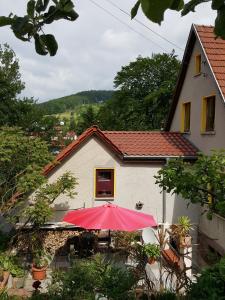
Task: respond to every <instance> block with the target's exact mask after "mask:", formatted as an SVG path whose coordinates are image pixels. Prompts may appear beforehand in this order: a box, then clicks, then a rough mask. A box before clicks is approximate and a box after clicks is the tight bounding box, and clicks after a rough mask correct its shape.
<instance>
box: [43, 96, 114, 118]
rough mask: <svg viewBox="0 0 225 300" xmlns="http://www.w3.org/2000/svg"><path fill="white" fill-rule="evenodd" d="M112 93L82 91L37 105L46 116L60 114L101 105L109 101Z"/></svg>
mask: <svg viewBox="0 0 225 300" xmlns="http://www.w3.org/2000/svg"><path fill="white" fill-rule="evenodd" d="M112 95H113V91H104V90H98V91H83V92H79V93H76V94H73V95H69V96H65V97H62V98H57V99H52V100H49V101H46V102H43V103H40V104H39V107H40V108H41V109H42V110H43V111H44V112H45V114H46V115H52V114H60V113H63V112H65V111H74V112H76V109H77V107H78V106H80V105H85V104H94V103H102V102H104V101H106V100H108V99H110V98H111V97H112Z"/></svg>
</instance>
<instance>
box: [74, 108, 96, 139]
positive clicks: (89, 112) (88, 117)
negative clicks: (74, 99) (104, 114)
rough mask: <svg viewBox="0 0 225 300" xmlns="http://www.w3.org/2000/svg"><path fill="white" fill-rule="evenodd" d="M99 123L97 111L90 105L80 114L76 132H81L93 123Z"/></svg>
mask: <svg viewBox="0 0 225 300" xmlns="http://www.w3.org/2000/svg"><path fill="white" fill-rule="evenodd" d="M96 124H98V117H97V111H96V110H95V109H94V107H93V106H92V105H88V106H87V107H86V108H85V109H84V110H83V111H82V112H81V114H80V116H79V121H78V123H77V126H76V132H77V133H78V134H81V133H82V132H84V131H85V130H86V129H87V128H89V127H91V126H92V125H96Z"/></svg>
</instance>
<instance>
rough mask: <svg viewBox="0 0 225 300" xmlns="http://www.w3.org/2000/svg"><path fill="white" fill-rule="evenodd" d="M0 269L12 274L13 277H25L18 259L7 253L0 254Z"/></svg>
mask: <svg viewBox="0 0 225 300" xmlns="http://www.w3.org/2000/svg"><path fill="white" fill-rule="evenodd" d="M0 267H1V268H2V269H3V270H4V271H8V272H10V273H11V274H12V276H13V277H23V276H24V274H25V272H24V269H23V268H22V267H21V265H20V263H19V260H18V258H17V257H16V256H13V255H10V254H8V253H7V252H2V253H0Z"/></svg>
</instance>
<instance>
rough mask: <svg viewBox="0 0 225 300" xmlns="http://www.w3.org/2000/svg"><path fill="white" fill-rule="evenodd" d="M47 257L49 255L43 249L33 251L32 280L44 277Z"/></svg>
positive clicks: (47, 261)
mask: <svg viewBox="0 0 225 300" xmlns="http://www.w3.org/2000/svg"><path fill="white" fill-rule="evenodd" d="M49 259H50V258H49V255H48V254H47V253H46V252H45V251H43V250H38V251H36V252H35V253H34V257H33V264H32V277H33V279H34V280H43V279H45V278H46V270H47V267H48V263H49Z"/></svg>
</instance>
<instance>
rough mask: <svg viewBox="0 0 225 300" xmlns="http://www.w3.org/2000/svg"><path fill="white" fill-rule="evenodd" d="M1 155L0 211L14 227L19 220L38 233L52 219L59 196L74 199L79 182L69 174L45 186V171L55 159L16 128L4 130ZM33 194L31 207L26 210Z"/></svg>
mask: <svg viewBox="0 0 225 300" xmlns="http://www.w3.org/2000/svg"><path fill="white" fill-rule="evenodd" d="M0 154H1V155H0V199H1V202H0V203H1V204H0V211H1V215H3V216H7V217H8V218H9V221H10V222H11V224H14V223H15V222H16V219H17V217H18V216H19V217H20V218H22V219H23V221H24V222H25V224H26V223H27V222H30V223H32V224H33V226H34V228H35V229H37V228H38V227H40V226H42V225H43V224H44V223H45V222H46V221H47V220H48V219H49V218H50V217H51V216H52V208H51V205H52V204H53V202H54V200H55V199H56V198H57V197H58V196H59V195H60V194H66V195H68V196H69V197H72V196H73V195H75V193H74V187H75V186H76V185H77V181H76V179H75V178H74V177H73V176H72V175H71V174H70V173H69V172H67V173H64V174H63V175H62V176H61V177H59V178H58V179H57V180H56V181H55V182H53V183H46V181H47V179H46V177H45V176H44V175H43V167H44V166H46V164H47V163H48V162H49V161H50V160H51V158H52V156H51V155H50V154H49V152H48V147H47V144H46V143H45V142H43V141H41V140H40V139H38V138H30V137H27V136H26V135H24V133H23V132H22V131H20V130H19V129H16V128H2V130H1V132H0ZM34 190H36V192H35V193H34V194H33V195H32V197H30V198H29V199H30V200H29V203H30V205H29V206H27V205H25V206H24V205H23V204H24V203H27V200H28V196H29V195H30V193H31V192H33V191H34Z"/></svg>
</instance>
